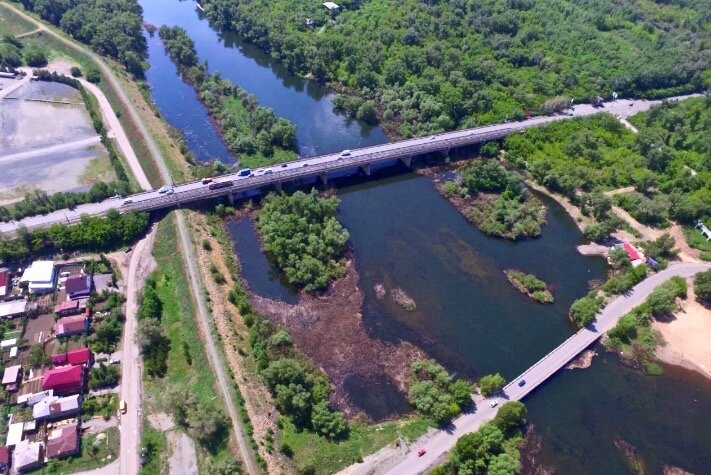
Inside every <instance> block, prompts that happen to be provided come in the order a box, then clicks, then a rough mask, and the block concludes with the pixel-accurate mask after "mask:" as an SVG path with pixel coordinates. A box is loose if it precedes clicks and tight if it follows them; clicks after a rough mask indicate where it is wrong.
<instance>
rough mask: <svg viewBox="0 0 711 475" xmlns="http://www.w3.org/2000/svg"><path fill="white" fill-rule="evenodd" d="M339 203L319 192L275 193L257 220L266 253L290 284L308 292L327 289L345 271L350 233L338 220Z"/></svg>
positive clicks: (336, 199) (267, 199)
mask: <svg viewBox="0 0 711 475" xmlns="http://www.w3.org/2000/svg"><path fill="white" fill-rule="evenodd" d="M338 203H339V200H338V198H337V197H335V196H333V197H330V198H321V197H319V196H318V195H317V193H316V190H312V191H311V192H310V193H304V192H303V191H297V192H296V193H293V194H291V195H289V194H285V193H279V194H271V195H269V196H267V198H266V199H265V200H264V206H263V207H262V209H261V210H260V212H259V219H258V220H257V224H258V228H259V232H260V235H261V237H262V243H263V247H264V250H265V252H266V253H267V254H268V255H269V257H271V258H272V259H273V260H274V262H275V263H276V265H277V266H278V267H279V269H281V271H282V272H284V275H285V276H286V279H287V280H288V282H289V283H290V284H293V285H296V286H298V287H302V288H303V289H304V290H306V291H307V292H315V291H317V290H321V289H324V288H325V287H327V286H328V284H329V282H330V281H331V280H333V279H335V278H337V277H339V276H341V275H343V273H344V272H345V265H344V262H343V254H344V252H345V250H346V243H347V242H348V239H349V235H348V231H347V230H346V229H344V228H343V226H341V224H340V223H339V222H338V219H337V218H336V210H337V208H338Z"/></svg>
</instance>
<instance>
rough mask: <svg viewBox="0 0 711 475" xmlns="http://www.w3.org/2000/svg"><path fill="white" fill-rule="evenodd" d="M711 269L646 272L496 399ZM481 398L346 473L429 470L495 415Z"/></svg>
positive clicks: (529, 387)
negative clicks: (448, 424) (670, 287)
mask: <svg viewBox="0 0 711 475" xmlns="http://www.w3.org/2000/svg"><path fill="white" fill-rule="evenodd" d="M709 269H711V264H709V263H677V264H673V265H670V266H669V267H668V268H667V269H665V270H663V271H661V272H658V273H656V274H653V275H651V276H649V277H647V278H646V279H645V280H643V281H642V282H640V283H639V284H637V285H636V286H635V287H633V288H632V290H631V291H630V292H628V293H627V294H625V295H620V296H618V297H616V298H615V299H614V300H612V301H611V302H610V303H609V304H608V305H607V306H605V308H604V309H603V310H602V311H601V312H600V314H599V315H598V316H597V320H596V321H595V323H594V324H593V325H591V326H589V327H586V328H583V329H581V330H579V331H578V332H577V333H575V334H574V335H572V336H571V337H570V338H568V339H567V340H565V341H564V342H563V343H562V344H560V345H559V346H558V347H557V348H555V349H554V350H553V351H551V352H550V353H548V354H547V355H546V356H544V357H543V358H541V359H540V360H539V361H538V362H536V363H535V364H534V365H533V366H531V367H530V368H528V369H527V370H526V371H524V372H523V373H522V374H521V375H519V376H518V377H517V378H515V379H514V380H512V381H511V382H510V383H509V384H508V385H507V386H506V387H505V388H504V389H503V391H502V393H501V394H500V395H498V396H497V398H498V399H503V400H511V401H518V400H520V399H523V398H524V397H525V396H526V395H527V394H528V393H530V392H531V391H533V390H534V389H535V388H536V387H538V386H539V385H541V384H542V383H544V382H545V381H546V380H547V379H548V378H549V377H551V376H552V375H553V374H555V373H556V372H557V371H558V370H559V369H561V368H562V367H563V366H565V365H566V364H567V363H568V362H569V361H570V360H572V359H573V358H575V357H576V356H577V355H578V354H579V353H580V352H582V351H583V350H585V349H586V348H587V347H589V346H590V345H591V344H593V343H594V342H595V341H597V339H598V338H600V337H601V336H602V335H603V334H604V333H606V332H607V331H608V330H610V329H611V328H612V327H614V326H615V324H616V323H617V321H618V320H619V319H620V317H622V316H623V315H624V314H626V313H628V312H629V311H630V310H632V309H633V308H635V307H637V306H638V305H640V304H641V303H642V302H644V300H645V299H646V298H647V297H648V296H649V294H650V293H651V292H652V291H653V290H654V289H655V288H656V287H657V286H658V285H659V284H661V283H663V282H666V281H667V280H668V279H670V278H671V277H673V276H679V277H691V276H693V275H694V274H697V273H698V272H703V271H705V270H709ZM521 380H525V384H524V385H523V386H519V385H518V383H519V381H521ZM477 403H478V404H477V406H476V408H475V410H474V412H471V413H467V414H463V415H461V416H459V417H458V418H457V419H455V420H454V421H452V428H451V430H450V429H448V430H446V431H436V432H434V433H429V434H427V435H425V436H424V437H422V438H421V439H420V440H418V441H416V442H415V443H413V444H411V448H412V449H413V450H411V451H409V452H405V453H402V452H396V451H393V450H392V449H391V448H387V447H386V448H385V449H381V451H379V452H376V453H375V454H373V455H371V456H369V457H367V458H366V459H365V461H364V463H361V464H357V465H352V466H350V467H348V468H347V469H346V470H345V472H347V473H349V474H376V473H387V474H389V475H400V474H402V475H405V474H407V475H412V474H416V473H423V472H425V471H426V470H427V469H428V468H430V467H432V466H433V465H435V464H437V463H438V462H440V461H441V457H442V456H443V455H444V454H445V453H446V452H448V451H449V450H450V449H451V448H452V447H453V446H454V444H455V443H456V442H457V439H459V438H460V437H461V436H463V435H465V434H467V433H469V432H473V431H475V430H477V429H478V428H479V427H480V426H481V425H482V424H484V423H485V422H487V421H489V420H491V419H493V418H494V416H495V415H496V412H497V411H498V407H496V408H492V407H491V406H490V405H489V401H487V400H485V399H481V398H477ZM420 448H425V449H426V450H427V452H426V453H425V455H423V456H422V457H418V456H417V450H419V449H420Z"/></svg>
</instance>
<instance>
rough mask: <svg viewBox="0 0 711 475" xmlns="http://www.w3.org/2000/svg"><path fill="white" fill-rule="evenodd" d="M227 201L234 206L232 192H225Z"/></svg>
mask: <svg viewBox="0 0 711 475" xmlns="http://www.w3.org/2000/svg"><path fill="white" fill-rule="evenodd" d="M227 202H228V203H229V204H230V205H231V206H234V204H235V195H234V193H232V192H229V193H227Z"/></svg>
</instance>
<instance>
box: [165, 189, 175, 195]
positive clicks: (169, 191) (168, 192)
mask: <svg viewBox="0 0 711 475" xmlns="http://www.w3.org/2000/svg"><path fill="white" fill-rule="evenodd" d="M173 193H175V190H174V189H173V188H171V189H169V190H168V191H166V192H165V194H166V195H172V194H173Z"/></svg>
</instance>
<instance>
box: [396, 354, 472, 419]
mask: <svg viewBox="0 0 711 475" xmlns="http://www.w3.org/2000/svg"><path fill="white" fill-rule="evenodd" d="M471 394H472V384H471V383H469V382H467V381H466V380H464V379H456V380H455V379H454V378H453V377H452V376H451V375H450V374H449V373H448V372H447V370H446V369H444V368H443V367H442V366H441V365H440V364H438V363H437V362H436V361H435V360H417V361H415V362H413V363H412V381H411V382H410V389H409V392H408V400H409V401H410V404H412V405H413V406H414V407H415V409H417V412H418V414H420V415H421V416H422V417H424V418H426V419H429V420H431V421H432V422H433V423H435V424H442V423H444V422H447V421H449V420H451V419H452V418H454V417H456V416H458V415H459V414H460V413H461V412H462V409H464V408H465V407H466V406H468V405H470V404H471V403H472V396H471Z"/></svg>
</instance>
